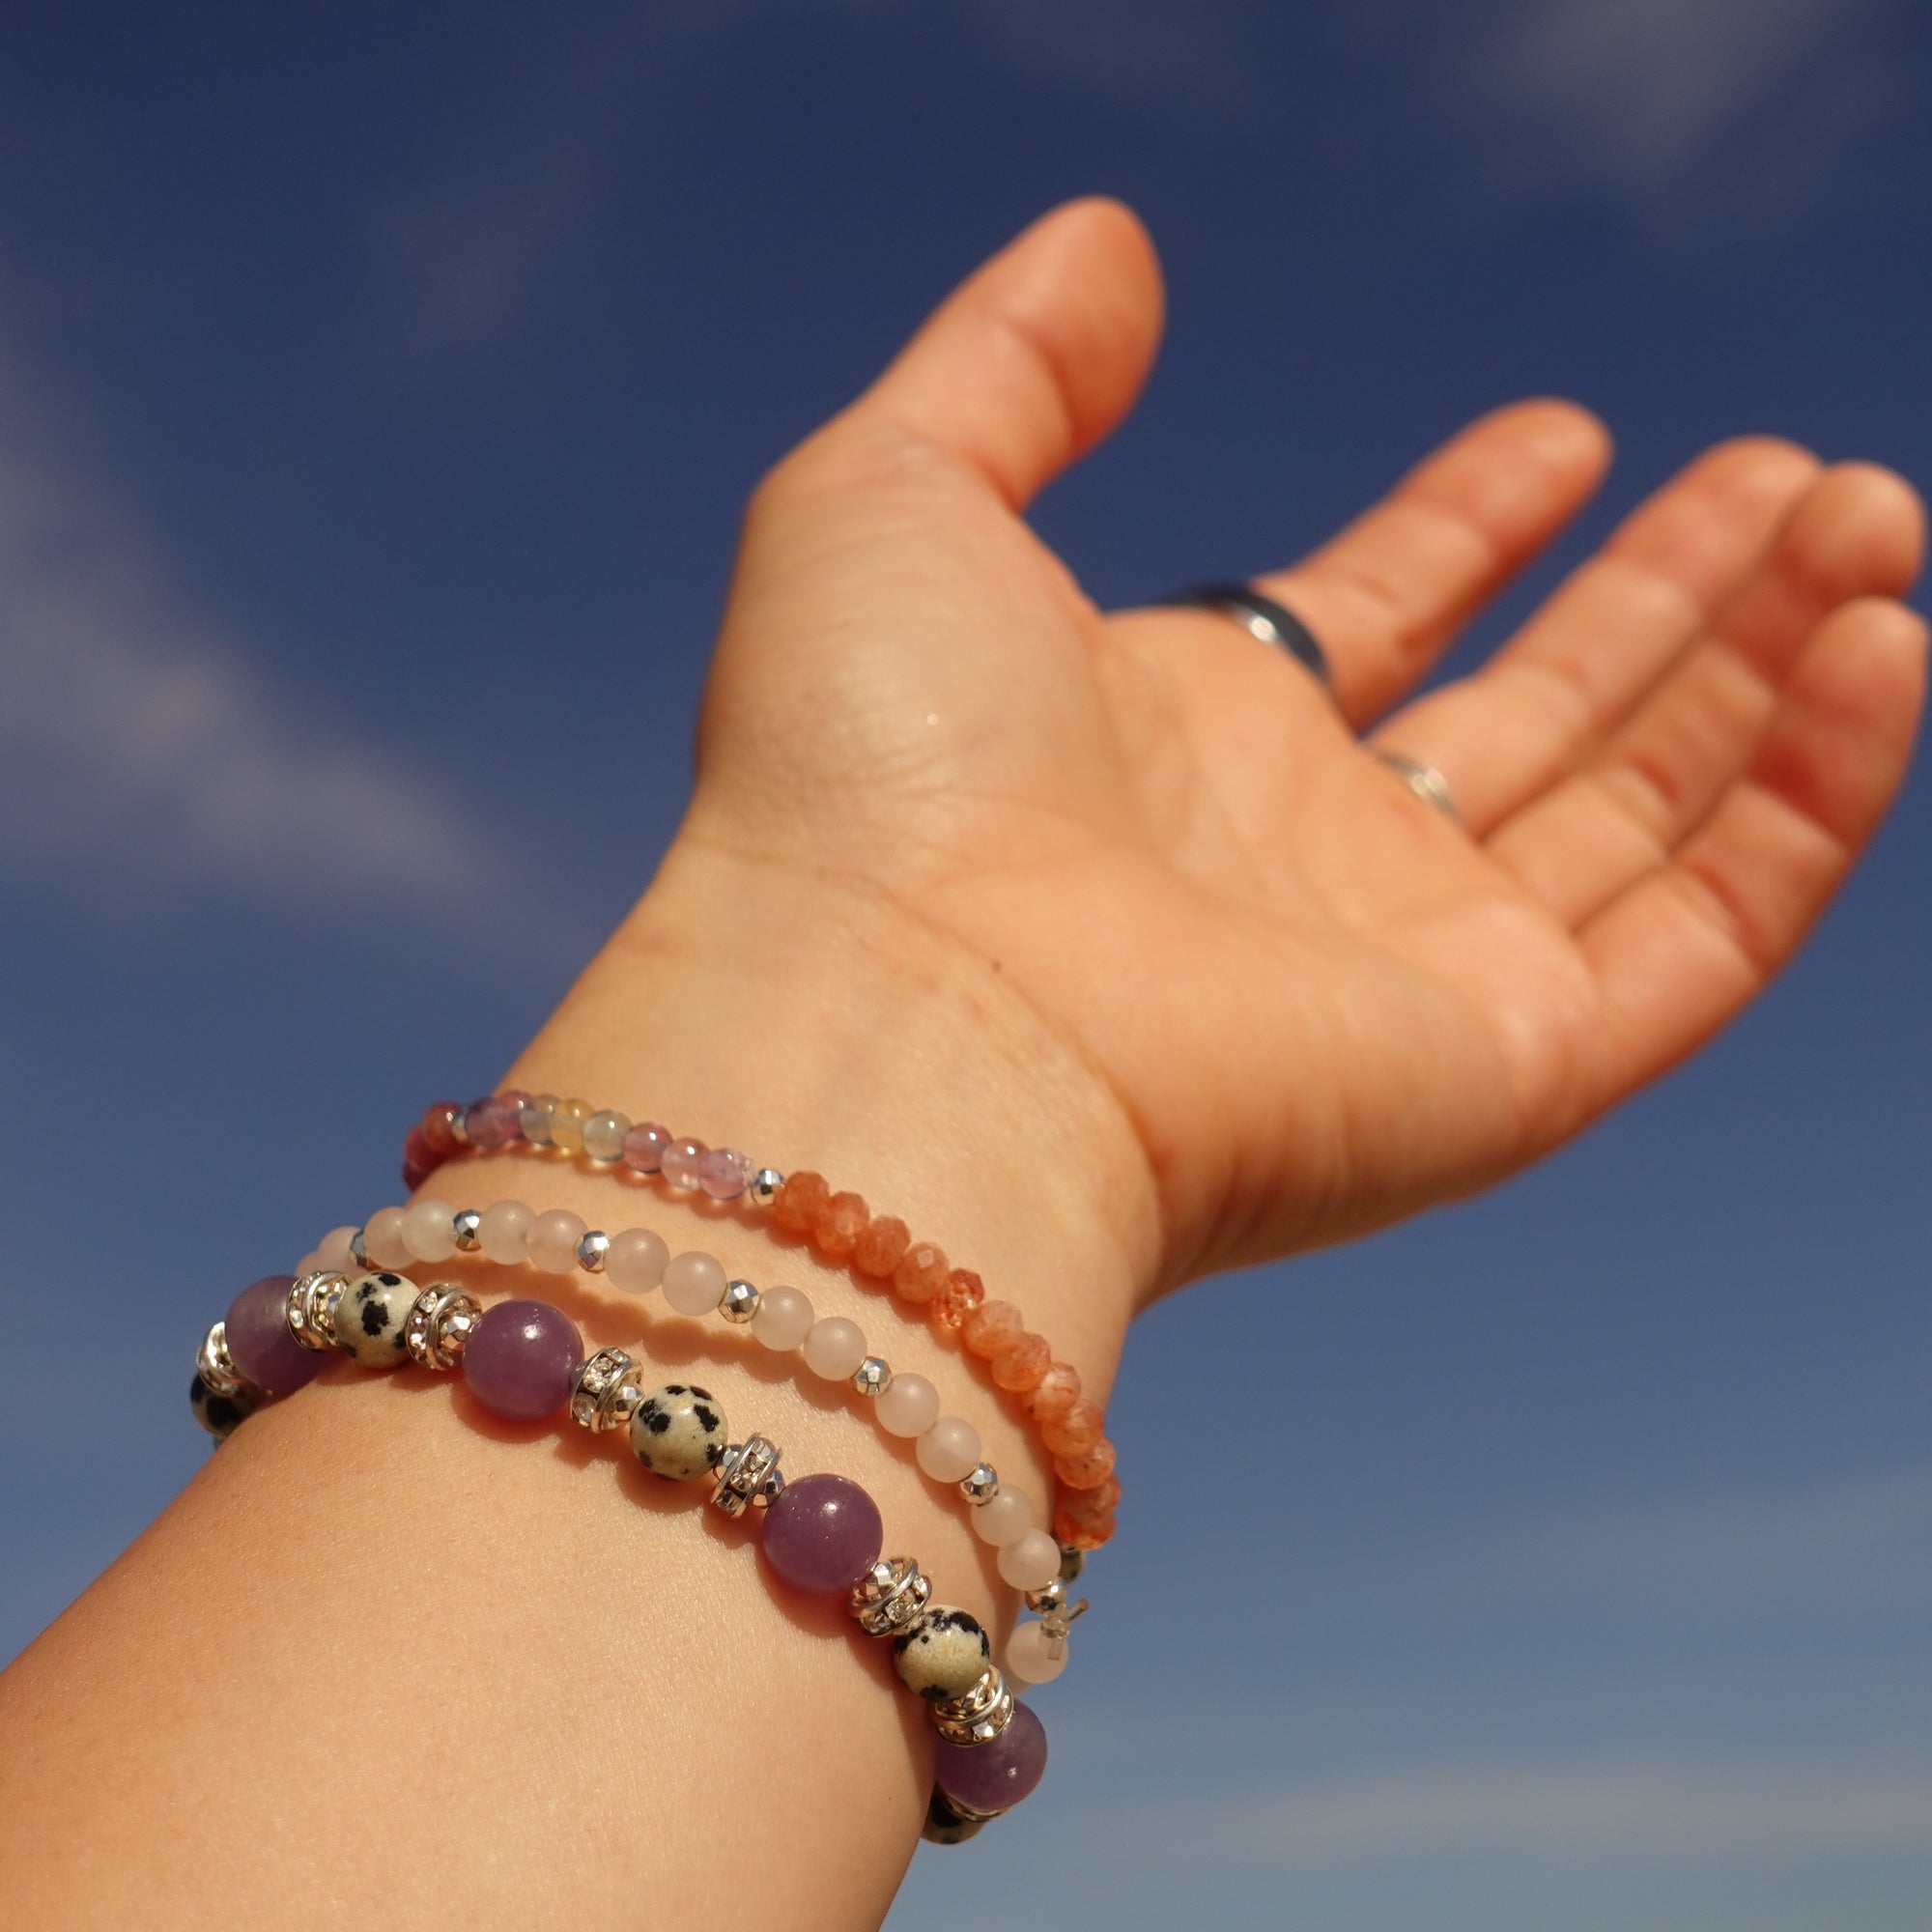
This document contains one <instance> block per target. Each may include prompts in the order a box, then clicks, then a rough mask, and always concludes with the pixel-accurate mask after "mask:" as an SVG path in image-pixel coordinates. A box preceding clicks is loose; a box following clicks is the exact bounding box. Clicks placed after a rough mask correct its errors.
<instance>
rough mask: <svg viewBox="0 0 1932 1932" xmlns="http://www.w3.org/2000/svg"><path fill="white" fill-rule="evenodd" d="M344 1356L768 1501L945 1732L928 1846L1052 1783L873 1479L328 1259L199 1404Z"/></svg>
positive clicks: (280, 1282)
mask: <svg viewBox="0 0 1932 1932" xmlns="http://www.w3.org/2000/svg"><path fill="white" fill-rule="evenodd" d="M331 1353H333V1354H342V1355H347V1356H348V1357H349V1358H350V1359H352V1360H353V1361H355V1362H356V1363H358V1364H359V1365H360V1366H362V1367H364V1368H372V1369H390V1368H399V1367H401V1366H402V1364H403V1363H405V1362H413V1363H415V1364H416V1365H417V1366H418V1367H421V1368H425V1369H430V1370H435V1371H440V1372H444V1373H447V1372H450V1371H453V1370H460V1371H461V1373H462V1375H463V1377H464V1379H465V1381H466V1383H467V1384H468V1386H469V1391H470V1393H471V1394H472V1395H473V1396H474V1397H475V1398H476V1400H477V1401H478V1402H479V1403H480V1404H481V1405H482V1406H484V1407H485V1408H486V1409H488V1410H489V1411H490V1412H491V1413H492V1414H494V1415H497V1416H500V1417H502V1418H503V1419H504V1420H506V1421H511V1422H539V1421H543V1420H545V1419H546V1418H548V1417H550V1416H553V1415H554V1414H555V1413H556V1412H557V1411H558V1410H559V1409H565V1408H567V1409H568V1412H569V1414H570V1418H571V1420H572V1421H574V1422H576V1423H577V1424H578V1425H579V1426H580V1427H582V1428H584V1429H586V1430H588V1431H590V1432H592V1433H593V1434H603V1433H605V1432H607V1431H611V1430H614V1429H618V1428H622V1429H623V1430H624V1431H625V1432H626V1435H627V1437H628V1440H629V1442H630V1445H631V1448H632V1451H633V1453H634V1454H635V1455H636V1456H637V1458H638V1460H639V1463H641V1464H642V1465H643V1466H644V1467H645V1468H647V1469H649V1470H650V1471H651V1472H652V1473H653V1474H655V1475H658V1476H660V1477H662V1478H664V1479H665V1480H667V1481H689V1480H692V1479H694V1478H697V1477H708V1478H709V1479H711V1480H712V1483H713V1488H712V1492H711V1498H710V1499H711V1501H712V1503H713V1504H714V1505H715V1506H716V1507H717V1508H719V1509H720V1510H722V1511H723V1512H724V1514H725V1516H727V1517H730V1518H732V1519H734V1520H737V1519H742V1518H744V1517H745V1515H746V1513H747V1511H748V1509H750V1510H752V1511H753V1520H757V1521H759V1522H760V1523H761V1525H762V1529H763V1534H762V1537H761V1542H762V1545H763V1548H764V1554H765V1558H766V1561H767V1562H768V1563H769V1564H770V1566H771V1568H772V1570H773V1571H774V1572H775V1573H776V1574H777V1575H778V1577H780V1579H781V1581H783V1582H785V1583H786V1584H788V1585H790V1586H791V1587H792V1588H794V1589H797V1590H801V1591H804V1592H806V1593H808V1594H810V1595H814V1596H839V1597H843V1598H844V1599H845V1602H846V1606H847V1608H848V1610H849V1611H850V1613H851V1615H852V1617H853V1619H854V1621H855V1622H857V1623H858V1625H859V1627H860V1629H861V1630H863V1631H864V1632H865V1633H866V1634H867V1635H868V1636H878V1637H890V1638H891V1639H892V1642H893V1665H894V1669H895V1671H896V1673H897V1674H898V1677H899V1679H900V1681H901V1682H902V1683H903V1684H904V1685H905V1686H906V1688H907V1689H908V1690H911V1691H912V1692H913V1694H914V1695H915V1696H917V1697H919V1698H920V1700H921V1701H922V1702H923V1704H924V1705H925V1707H926V1710H927V1712H928V1714H929V1716H930V1717H931V1719H932V1723H933V1727H934V1730H935V1731H936V1732H937V1734H938V1735H937V1737H936V1739H935V1741H934V1775H933V1788H932V1793H931V1797H930V1799H929V1801H928V1805H927V1814H926V1823H925V1827H924V1834H925V1835H926V1836H927V1837H928V1838H932V1839H934V1840H936V1841H938V1842H941V1843H949V1844H950V1843H958V1842H960V1841H961V1840H963V1839H965V1838H967V1837H970V1836H972V1835H973V1834H974V1833H976V1832H978V1831H979V1830H980V1827H981V1826H982V1825H984V1824H985V1823H986V1822H987V1821H988V1820H990V1819H992V1818H994V1817H997V1816H998V1815H1000V1813H1002V1812H1004V1811H1007V1810H1009V1809H1010V1808H1011V1807H1012V1806H1013V1805H1014V1804H1018V1803H1019V1802H1020V1801H1021V1800H1022V1799H1024V1798H1025V1797H1027V1796H1028V1795H1029V1794H1030V1793H1031V1792H1032V1791H1033V1789H1034V1787H1035V1786H1036V1785H1037V1783H1038V1781H1039V1777H1040V1775H1041V1773H1042V1772H1043V1771H1044V1770H1045V1766H1046V1732H1045V1729H1044V1727H1043V1726H1042V1725H1041V1723H1040V1721H1039V1719H1038V1718H1037V1716H1036V1715H1035V1713H1034V1712H1033V1710H1032V1709H1031V1708H1030V1707H1029V1706H1028V1705H1026V1704H1023V1703H1021V1702H1019V1701H1018V1700H1017V1699H1016V1698H1015V1697H1014V1696H1013V1694H1012V1690H1011V1687H1010V1685H1009V1683H1008V1681H1007V1679H1006V1677H1005V1676H1004V1675H1003V1673H1002V1672H1001V1670H1000V1669H999V1667H998V1666H997V1665H996V1664H994V1663H993V1662H991V1661H990V1658H991V1646H990V1644H989V1642H988V1640H987V1637H986V1633H985V1630H984V1629H983V1627H982V1626H981V1625H980V1622H979V1620H978V1618H976V1617H974V1616H972V1615H971V1614H970V1613H969V1612H967V1611H965V1610H960V1609H953V1608H951V1607H949V1606H948V1605H943V1604H935V1603H934V1602H932V1585H931V1582H930V1579H929V1578H927V1577H925V1576H924V1575H923V1573H922V1572H921V1570H920V1567H919V1564H918V1562H917V1561H916V1560H915V1559H914V1558H912V1557H909V1556H891V1557H888V1556H884V1555H882V1554H881V1551H882V1549H883V1548H884V1541H885V1525H884V1520H883V1518H882V1517H881V1516H880V1513H879V1508H878V1505H877V1504H876V1503H875V1502H874V1501H873V1500H872V1498H871V1497H870V1496H869V1495H868V1494H867V1492H865V1490H864V1489H862V1488H861V1487H860V1486H859V1485H858V1484H857V1483H855V1482H852V1481H851V1480H850V1479H849V1478H847V1477H844V1476H838V1475H811V1476H804V1477H800V1478H798V1479H796V1480H793V1481H789V1482H788V1481H787V1480H786V1478H785V1477H784V1475H783V1473H782V1471H781V1466H780V1464H781V1450H780V1449H779V1447H778V1445H777V1444H776V1443H774V1442H772V1441H770V1440H769V1439H768V1438H767V1437H765V1436H763V1435H747V1436H746V1437H745V1439H744V1440H743V1441H742V1442H732V1441H730V1439H729V1436H730V1432H729V1430H728V1429H727V1428H726V1427H725V1418H724V1414H723V1411H722V1410H721V1409H720V1407H719V1406H718V1405H717V1404H716V1402H715V1401H714V1400H713V1398H712V1397H711V1396H710V1395H709V1394H708V1393H707V1392H706V1391H705V1390H703V1389H700V1388H697V1387H695V1386H693V1385H692V1384H689V1383H683V1382H673V1383H669V1384H667V1385H666V1386H665V1387H663V1388H660V1389H657V1390H654V1391H651V1392H648V1393H646V1392H645V1391H644V1390H643V1388H642V1387H641V1386H640V1381H641V1378H640V1376H639V1365H638V1363H637V1362H636V1361H635V1360H634V1359H633V1358H632V1357H631V1356H629V1355H627V1354H625V1353H624V1351H623V1350H618V1349H602V1350H597V1351H596V1352H595V1353H594V1354H592V1355H590V1356H588V1357H586V1356H585V1355H584V1353H583V1345H582V1339H581V1338H580V1336H579V1334H578V1332H577V1329H576V1326H575V1324H574V1323H573V1322H572V1321H570V1319H569V1317H567V1316H566V1315H565V1314H564V1313H563V1311H562V1310H561V1309H559V1308H555V1307H554V1306H552V1305H551V1304H550V1303H549V1302H544V1301H531V1300H510V1301H501V1302H497V1303H495V1304H493V1305H492V1306H491V1307H489V1308H487V1309H486V1308H484V1307H483V1305H482V1304H481V1303H480V1302H479V1301H478V1300H477V1299H476V1297H475V1296H474V1295H472V1294H470V1293H468V1292H467V1291H465V1290H463V1289H461V1288H458V1287H456V1286H454V1285H452V1284H449V1283H442V1282H435V1283H431V1284H429V1285H428V1286H427V1287H423V1288H418V1287H417V1286H416V1284H415V1283H413V1282H412V1281H410V1280H408V1279H407V1278H405V1277H404V1276H402V1275H399V1274H396V1273H394V1272H392V1271H389V1270H381V1271H376V1272H367V1273H363V1274H361V1275H360V1276H358V1277H356V1278H355V1279H354V1280H351V1279H350V1278H349V1277H348V1276H346V1275H345V1274H343V1273H341V1272H339V1271H335V1270H326V1269H325V1270H315V1271H312V1272H309V1273H305V1274H302V1275H269V1276H266V1277H264V1278H263V1279H262V1280H260V1281H257V1282H253V1283H251V1284H250V1285H249V1286H248V1287H247V1288H245V1289H243V1290H242V1291H241V1293H240V1294H239V1295H237V1296H236V1298H235V1301H234V1302H233V1304H232V1305H231V1306H230V1308H229V1311H228V1314H227V1315H226V1316H225V1317H224V1318H223V1320H221V1321H217V1322H215V1323H214V1325H213V1327H212V1328H211V1329H210V1330H209V1333H208V1336H207V1339H206V1340H205V1341H204V1342H203V1344H202V1346H201V1350H200V1351H199V1353H198V1354H197V1356H196V1360H195V1378H194V1381H193V1384H192V1387H191V1390H190V1397H191V1401H192V1404H193V1407H194V1410H195V1413H196V1415H197V1417H198V1418H199V1419H200V1421H201V1422H202V1424H203V1426H204V1427H206V1428H207V1429H209V1430H210V1432H211V1433H212V1434H213V1435H215V1436H216V1438H217V1440H218V1439H221V1438H223V1437H225V1436H226V1435H229V1434H230V1433H231V1432H232V1431H233V1430H234V1429H235V1428H236V1427H237V1426H238V1425H239V1424H240V1423H241V1421H242V1420H243V1419H245V1417H246V1416H247V1415H249V1414H251V1413H252V1412H253V1411H254V1410H255V1409H257V1408H259V1407H260V1406H262V1405H263V1404H264V1403H266V1402H268V1401H270V1400H273V1399H275V1398H277V1397H281V1396H285V1395H289V1394H293V1393H294V1392H295V1390H297V1389H298V1388H300V1387H302V1386H303V1385H304V1384H306V1383H307V1382H308V1381H309V1380H311V1379H312V1378H314V1376H315V1375H316V1374H317V1373H318V1372H319V1370H320V1369H321V1368H322V1366H323V1361H324V1358H325V1356H326V1355H327V1354H331ZM1073 1560H1074V1564H1075V1565H1076V1566H1077V1562H1078V1558H1077V1554H1076V1556H1075V1557H1074V1559H1073ZM1074 1574H1075V1575H1077V1574H1078V1572H1077V1567H1075V1568H1074ZM1040 1594H1041V1595H1042V1597H1043V1598H1044V1600H1045V1601H1046V1602H1047V1605H1048V1608H1047V1610H1046V1611H1045V1612H1044V1613H1043V1614H1042V1617H1041V1625H1040V1627H1041V1628H1042V1629H1050V1630H1051V1631H1052V1632H1054V1633H1057V1634H1058V1637H1059V1639H1060V1641H1061V1642H1062V1643H1063V1644H1064V1642H1065V1626H1066V1624H1067V1623H1069V1622H1071V1620H1072V1618H1073V1617H1074V1616H1076V1615H1077V1614H1078V1613H1079V1610H1080V1609H1081V1608H1084V1607H1085V1606H1084V1605H1075V1606H1068V1605H1066V1604H1065V1581H1064V1580H1062V1579H1061V1578H1058V1577H1056V1578H1055V1581H1054V1586H1053V1588H1052V1590H1051V1591H1050V1592H1043V1593H1040Z"/></svg>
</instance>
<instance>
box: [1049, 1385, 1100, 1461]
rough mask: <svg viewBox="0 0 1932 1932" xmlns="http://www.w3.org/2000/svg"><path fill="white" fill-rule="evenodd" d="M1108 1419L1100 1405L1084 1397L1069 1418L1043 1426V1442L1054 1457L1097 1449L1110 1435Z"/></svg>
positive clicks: (1068, 1413) (1069, 1411)
mask: <svg viewBox="0 0 1932 1932" xmlns="http://www.w3.org/2000/svg"><path fill="white" fill-rule="evenodd" d="M1106 1428H1107V1418H1106V1417H1105V1416H1104V1415H1103V1414H1102V1413H1101V1412H1100V1405H1099V1404H1098V1403H1097V1402H1090V1401H1089V1400H1088V1399H1087V1397H1085V1396H1084V1395H1083V1396H1082V1397H1081V1398H1080V1400H1079V1401H1078V1402H1076V1403H1075V1404H1074V1405H1073V1406H1072V1407H1071V1408H1069V1409H1068V1410H1067V1411H1066V1413H1065V1415H1060V1416H1056V1417H1055V1418H1054V1419H1053V1420H1052V1421H1051V1422H1047V1423H1042V1424H1041V1425H1040V1431H1039V1439H1040V1440H1041V1441H1042V1442H1043V1443H1044V1444H1045V1445H1046V1449H1047V1453H1048V1454H1049V1455H1052V1456H1078V1455H1080V1454H1081V1453H1082V1452H1083V1451H1085V1450H1088V1449H1091V1448H1093V1446H1094V1443H1096V1442H1097V1441H1099V1439H1100V1437H1101V1436H1102V1435H1104V1434H1105V1433H1106Z"/></svg>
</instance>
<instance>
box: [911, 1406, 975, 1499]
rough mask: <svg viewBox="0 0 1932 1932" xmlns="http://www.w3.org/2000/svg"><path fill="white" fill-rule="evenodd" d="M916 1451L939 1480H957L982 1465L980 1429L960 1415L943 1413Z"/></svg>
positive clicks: (933, 1475)
mask: <svg viewBox="0 0 1932 1932" xmlns="http://www.w3.org/2000/svg"><path fill="white" fill-rule="evenodd" d="M914 1454H915V1455H917V1456H918V1458H919V1466H920V1467H921V1468H922V1469H923V1470H924V1471H925V1473H926V1474H927V1475H928V1476H930V1477H931V1478H932V1480H933V1481H934V1482H935V1483H957V1482H960V1481H962V1480H963V1479H964V1478H966V1477H967V1476H970V1475H971V1474H972V1473H973V1471H974V1470H975V1469H977V1468H978V1467H979V1466H980V1432H979V1431H978V1430H977V1429H975V1428H974V1427H973V1425H972V1424H971V1423H970V1422H961V1421H960V1419H959V1418H958V1417H957V1416H956V1415H942V1416H941V1417H940V1418H939V1420H938V1421H937V1422H935V1423H934V1424H933V1425H932V1427H931V1428H930V1429H928V1430H927V1431H926V1432H925V1434H924V1435H922V1436H921V1437H920V1438H919V1443H918V1446H917V1448H916V1449H915V1450H914Z"/></svg>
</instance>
